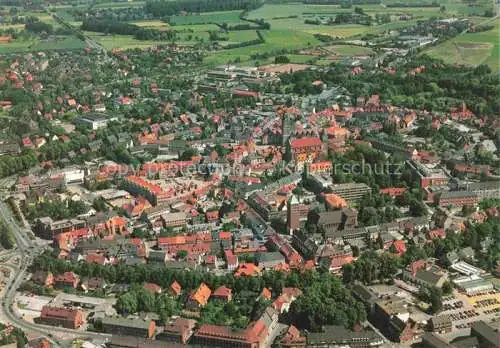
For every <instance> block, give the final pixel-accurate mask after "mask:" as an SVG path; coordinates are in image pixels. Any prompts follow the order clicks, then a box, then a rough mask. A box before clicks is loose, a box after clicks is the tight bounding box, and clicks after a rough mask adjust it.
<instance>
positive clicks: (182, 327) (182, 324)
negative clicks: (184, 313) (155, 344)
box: [155, 317, 196, 344]
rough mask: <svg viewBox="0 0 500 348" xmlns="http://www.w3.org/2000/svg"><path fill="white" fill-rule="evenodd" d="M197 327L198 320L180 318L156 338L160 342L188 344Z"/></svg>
mask: <svg viewBox="0 0 500 348" xmlns="http://www.w3.org/2000/svg"><path fill="white" fill-rule="evenodd" d="M195 326H196V320H193V319H185V318H181V317H179V318H177V319H175V320H174V321H173V322H171V323H169V324H167V325H165V327H164V328H163V331H162V332H161V333H159V334H158V335H156V337H155V338H156V340H158V341H164V342H170V343H181V344H187V342H188V341H189V339H190V338H191V336H192V335H193V333H194V328H195ZM166 344H168V343H166Z"/></svg>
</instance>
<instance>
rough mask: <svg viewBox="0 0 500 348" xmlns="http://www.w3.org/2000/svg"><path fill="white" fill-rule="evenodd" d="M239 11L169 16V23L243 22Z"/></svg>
mask: <svg viewBox="0 0 500 348" xmlns="http://www.w3.org/2000/svg"><path fill="white" fill-rule="evenodd" d="M240 13H241V11H224V12H207V13H200V14H192V15H186V16H180V15H179V16H171V17H170V20H169V24H170V25H196V24H209V23H219V24H222V23H228V24H236V23H243V21H242V20H241V19H240Z"/></svg>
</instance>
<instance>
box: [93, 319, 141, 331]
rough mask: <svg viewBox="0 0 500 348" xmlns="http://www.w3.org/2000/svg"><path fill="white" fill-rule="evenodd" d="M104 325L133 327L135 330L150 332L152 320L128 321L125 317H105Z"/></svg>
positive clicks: (102, 321)
mask: <svg viewBox="0 0 500 348" xmlns="http://www.w3.org/2000/svg"><path fill="white" fill-rule="evenodd" d="M101 323H102V324H103V325H112V326H120V327H131V328H135V329H143V330H148V329H149V325H150V324H151V320H143V319H138V318H133V319H128V318H123V317H104V318H102V319H101Z"/></svg>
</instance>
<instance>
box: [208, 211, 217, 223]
mask: <svg viewBox="0 0 500 348" xmlns="http://www.w3.org/2000/svg"><path fill="white" fill-rule="evenodd" d="M205 217H206V219H207V222H215V221H219V211H218V210H212V211H207V212H206V213H205Z"/></svg>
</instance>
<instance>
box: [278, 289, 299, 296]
mask: <svg viewBox="0 0 500 348" xmlns="http://www.w3.org/2000/svg"><path fill="white" fill-rule="evenodd" d="M281 293H283V294H287V295H290V296H293V297H299V296H300V295H302V290H300V289H299V288H283V289H282V290H281Z"/></svg>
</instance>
